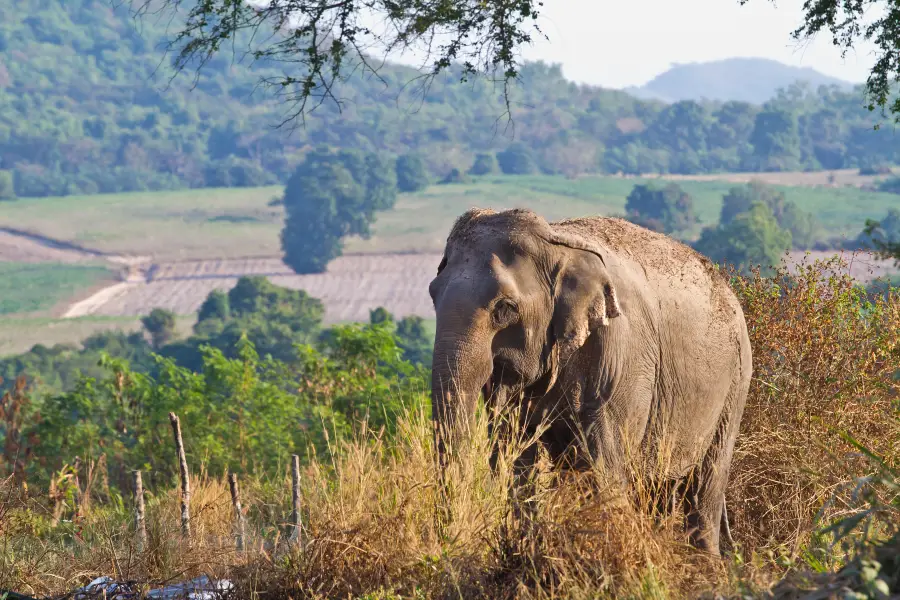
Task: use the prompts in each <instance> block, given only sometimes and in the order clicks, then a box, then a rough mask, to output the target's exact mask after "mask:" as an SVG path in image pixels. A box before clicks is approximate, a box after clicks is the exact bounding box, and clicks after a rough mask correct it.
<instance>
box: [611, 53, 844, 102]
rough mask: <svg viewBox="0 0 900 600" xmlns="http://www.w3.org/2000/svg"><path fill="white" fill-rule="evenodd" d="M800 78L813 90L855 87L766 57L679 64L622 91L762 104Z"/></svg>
mask: <svg viewBox="0 0 900 600" xmlns="http://www.w3.org/2000/svg"><path fill="white" fill-rule="evenodd" d="M801 81H802V82H806V83H808V84H809V86H810V87H811V88H812V89H814V90H815V89H817V88H818V87H819V86H820V85H836V86H838V87H839V88H841V89H842V90H845V91H849V90H851V89H853V87H854V84H852V83H850V82H848V81H843V80H841V79H837V78H835V77H830V76H828V75H823V74H822V73H819V72H818V71H816V70H815V69H812V68H810V67H794V66H791V65H786V64H783V63H780V62H778V61H775V60H769V59H767V58H727V59H724V60H717V61H713V62H704V63H688V64H678V65H675V66H673V67H672V68H671V69H669V70H668V71H666V72H664V73H661V74H659V75H657V76H656V77H654V78H653V79H651V80H650V81H649V82H647V83H646V84H644V85H642V86H640V87H631V88H627V89H625V90H623V91H626V92H628V93H630V94H633V95H635V96H637V97H638V98H644V99H653V100H662V101H663V102H678V101H679V100H704V99H705V100H718V101H723V102H724V101H728V100H737V101H740V102H749V103H751V104H762V103H764V102H766V101H767V100H770V99H771V98H772V97H773V96H775V94H776V93H777V92H778V90H779V89H782V88H787V87H788V86H789V85H791V84H792V83H797V82H801Z"/></svg>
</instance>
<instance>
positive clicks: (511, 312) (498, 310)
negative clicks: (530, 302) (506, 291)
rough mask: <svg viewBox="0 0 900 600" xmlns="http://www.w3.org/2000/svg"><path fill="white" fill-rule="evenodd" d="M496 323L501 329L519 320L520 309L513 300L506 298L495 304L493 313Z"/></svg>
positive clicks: (492, 316)
mask: <svg viewBox="0 0 900 600" xmlns="http://www.w3.org/2000/svg"><path fill="white" fill-rule="evenodd" d="M491 318H492V319H493V321H494V325H495V326H496V327H498V328H499V329H503V328H504V327H509V326H510V325H513V324H515V323H516V322H518V320H519V309H518V307H517V306H516V305H515V303H514V302H513V301H512V300H507V299H505V298H503V299H500V300H498V301H497V303H496V304H494V310H493V311H492V313H491Z"/></svg>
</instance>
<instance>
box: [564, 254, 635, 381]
mask: <svg viewBox="0 0 900 600" xmlns="http://www.w3.org/2000/svg"><path fill="white" fill-rule="evenodd" d="M553 243H556V244H559V245H563V246H567V247H569V248H572V249H574V250H577V252H572V253H569V254H568V255H567V256H566V257H565V258H564V259H563V261H562V264H561V265H560V268H559V271H558V273H559V275H558V277H557V281H556V302H555V307H554V312H553V320H552V323H551V327H552V330H553V335H554V337H555V338H556V348H555V349H554V352H555V353H556V354H557V357H558V358H557V360H558V362H559V363H561V364H565V363H566V362H567V361H568V360H569V359H570V358H571V357H572V355H573V354H575V352H577V351H578V349H579V348H581V347H582V346H583V345H584V343H585V341H587V338H588V337H589V336H590V334H591V333H592V332H593V331H596V330H598V329H600V328H601V327H606V326H608V325H609V323H610V319H614V318H616V317H618V316H620V315H621V314H622V308H621V306H620V305H619V299H618V296H617V294H616V288H615V285H614V284H613V282H612V280H611V279H610V276H609V272H608V271H607V269H606V264H605V261H604V260H603V255H602V254H601V252H600V250H599V248H597V247H594V246H593V245H592V244H590V243H589V242H587V241H585V240H582V239H580V238H574V237H569V236H566V237H565V238H562V239H560V237H557V238H556V239H555V240H553Z"/></svg>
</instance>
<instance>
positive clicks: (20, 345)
mask: <svg viewBox="0 0 900 600" xmlns="http://www.w3.org/2000/svg"><path fill="white" fill-rule="evenodd" d="M196 320H197V317H196V316H195V315H187V316H179V317H178V332H179V334H180V335H183V336H187V335H190V332H191V327H193V325H194V322H195V321H196ZM140 328H141V320H140V319H139V318H137V317H81V318H78V319H54V318H50V317H18V316H16V317H0V357H5V356H11V355H14V354H21V353H23V352H27V351H28V350H30V349H31V348H32V347H33V346H34V345H35V344H43V345H45V346H53V345H55V344H76V345H77V344H80V343H81V342H82V340H84V339H85V338H87V337H90V336H91V335H93V334H95V333H100V332H102V331H129V332H130V331H137V330H138V329H140Z"/></svg>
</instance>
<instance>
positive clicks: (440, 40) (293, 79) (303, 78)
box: [130, 0, 543, 125]
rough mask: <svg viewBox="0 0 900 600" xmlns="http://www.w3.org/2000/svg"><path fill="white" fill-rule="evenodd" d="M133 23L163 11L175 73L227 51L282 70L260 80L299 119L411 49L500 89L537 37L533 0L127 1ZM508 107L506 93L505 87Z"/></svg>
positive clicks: (431, 67) (430, 69)
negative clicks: (497, 82) (236, 49)
mask: <svg viewBox="0 0 900 600" xmlns="http://www.w3.org/2000/svg"><path fill="white" fill-rule="evenodd" d="M130 2H131V5H132V7H133V10H134V13H135V15H136V16H138V17H146V16H148V15H151V14H155V15H160V14H164V13H170V14H171V15H172V17H173V23H176V31H175V33H174V35H173V37H172V38H171V39H170V41H169V44H168V47H167V51H169V52H171V53H173V54H174V55H175V59H174V67H175V72H176V74H177V73H179V72H181V71H184V70H196V71H197V72H199V70H200V69H202V68H203V66H205V65H206V64H207V63H208V62H209V61H210V60H211V59H212V58H213V56H215V55H216V54H217V53H219V52H220V51H221V50H222V49H223V48H224V47H225V45H226V44H229V43H230V44H234V45H245V46H246V52H245V54H246V55H248V56H250V57H251V58H252V59H253V60H254V61H256V62H265V63H266V64H269V65H272V64H275V63H278V64H281V65H285V66H287V67H288V69H286V70H285V71H286V72H285V73H284V74H283V75H280V76H276V77H266V78H265V79H264V80H263V81H264V83H266V84H267V85H269V86H271V87H273V88H275V89H276V90H277V93H278V94H279V95H280V96H281V97H283V98H284V99H286V100H287V101H288V102H289V103H290V104H291V105H292V109H291V111H290V114H289V116H288V118H287V119H285V121H284V122H283V123H282V125H284V124H285V123H288V122H290V121H293V120H295V119H297V118H298V117H299V118H300V119H301V120H302V118H303V117H305V115H306V114H308V113H310V112H312V111H313V110H315V109H316V108H317V107H318V106H319V105H321V104H322V103H323V102H326V101H332V102H334V103H335V104H336V105H337V106H338V108H340V106H341V98H340V97H339V92H338V91H337V88H336V85H337V84H338V83H339V82H340V81H342V80H345V79H346V78H347V77H349V76H351V75H352V74H354V73H357V72H362V73H368V74H372V75H375V76H378V71H379V68H380V64H383V63H380V64H379V62H378V61H375V60H373V59H372V57H373V56H375V55H378V54H381V55H382V56H384V57H385V58H388V57H390V56H394V55H396V54H397V53H402V52H407V51H414V52H416V51H417V52H418V53H419V55H421V56H422V57H423V64H422V70H423V72H424V73H425V75H426V76H427V77H431V78H433V77H435V76H437V75H438V74H440V73H443V72H445V71H448V70H449V69H450V68H451V67H452V66H457V67H458V68H459V69H460V78H461V80H462V81H466V80H468V79H469V78H470V77H473V76H480V75H491V76H498V75H499V78H502V80H503V82H504V84H508V82H509V81H511V80H513V79H515V78H516V77H517V76H518V74H519V66H520V60H519V56H518V50H519V48H520V47H521V46H522V45H523V44H527V43H530V42H531V41H532V36H533V35H543V33H542V32H541V30H540V28H539V26H538V24H537V19H538V16H539V11H540V9H541V8H542V6H543V2H542V1H541V0H496V1H495V0H130ZM503 92H504V96H505V97H506V99H507V104H508V102H509V92H510V90H509V87H508V85H504V88H503Z"/></svg>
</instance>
